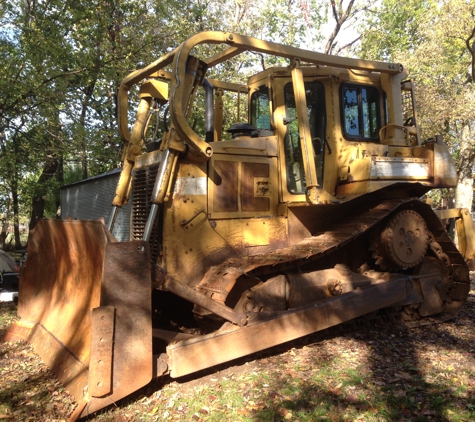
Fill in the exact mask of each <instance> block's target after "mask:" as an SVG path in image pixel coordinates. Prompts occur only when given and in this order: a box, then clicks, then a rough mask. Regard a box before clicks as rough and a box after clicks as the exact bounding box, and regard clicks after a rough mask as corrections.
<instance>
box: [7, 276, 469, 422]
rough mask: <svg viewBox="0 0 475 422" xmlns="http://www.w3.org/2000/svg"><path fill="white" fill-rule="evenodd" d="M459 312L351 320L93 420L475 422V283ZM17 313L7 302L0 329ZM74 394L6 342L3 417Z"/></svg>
mask: <svg viewBox="0 0 475 422" xmlns="http://www.w3.org/2000/svg"><path fill="white" fill-rule="evenodd" d="M473 287H475V286H473V285H472V290H471V292H470V296H469V299H468V301H467V304H466V306H465V307H464V308H463V309H462V311H461V312H460V314H459V316H458V317H457V318H455V319H453V320H451V321H448V322H445V323H442V324H435V325H428V326H423V327H418V328H410V329H409V328H405V327H401V326H398V325H395V324H389V325H376V324H374V325H373V324H372V325H369V326H367V327H365V328H361V327H358V326H351V325H349V326H346V327H345V328H343V329H340V330H335V329H333V330H327V331H325V332H321V333H317V334H314V335H312V336H308V337H305V338H303V339H300V340H298V341H294V342H292V343H288V344H285V345H281V346H279V347H276V348H273V349H271V350H268V351H265V352H262V353H259V354H256V355H253V356H250V357H248V358H247V359H241V360H239V361H235V362H232V364H228V365H222V366H220V367H219V368H213V370H207V371H204V372H201V373H199V374H195V375H194V376H193V377H187V378H183V379H179V380H173V379H171V378H169V377H165V378H163V379H158V380H154V381H153V382H152V383H150V384H149V385H148V386H146V387H144V388H142V389H141V390H139V391H137V392H136V393H134V394H133V395H131V396H129V397H128V398H126V399H124V400H122V401H121V402H119V403H116V404H115V406H112V407H111V408H109V409H106V410H104V411H102V412H99V413H98V414H96V415H91V416H90V417H88V420H89V421H131V420H134V421H159V420H180V421H181V420H183V421H188V420H197V421H218V420H220V421H222V420H233V421H284V420H292V421H313V420H331V421H340V420H348V421H354V420H362V421H403V420H404V421H406V420H407V421H473V420H475V324H474V323H475V290H473ZM15 319H16V316H15V309H14V306H13V305H12V304H5V303H0V336H1V335H2V334H3V332H4V331H5V329H6V328H7V327H8V326H9V324H10V323H11V322H12V321H14V320H15ZM74 407H75V403H74V401H73V399H72V397H71V396H70V395H69V394H68V393H67V392H66V391H65V390H64V388H63V387H62V386H61V385H60V384H59V382H58V381H57V380H56V379H55V378H54V376H53V375H52V373H51V372H50V371H49V369H48V368H47V367H46V365H45V364H44V363H43V362H42V361H41V359H39V357H38V356H37V355H36V354H35V352H34V350H33V349H32V348H31V347H30V346H29V345H27V344H25V343H22V342H10V343H3V344H0V420H6V421H9V420H12V421H63V420H67V419H68V418H69V415H70V414H71V413H72V411H73V410H74Z"/></svg>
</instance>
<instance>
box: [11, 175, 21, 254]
mask: <svg viewBox="0 0 475 422" xmlns="http://www.w3.org/2000/svg"><path fill="white" fill-rule="evenodd" d="M12 198H13V234H14V237H15V249H21V248H22V244H21V238H20V207H19V205H18V173H17V172H16V169H15V174H14V175H13V178H12Z"/></svg>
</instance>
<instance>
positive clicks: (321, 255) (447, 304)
mask: <svg viewBox="0 0 475 422" xmlns="http://www.w3.org/2000/svg"><path fill="white" fill-rule="evenodd" d="M401 210H413V211H415V212H417V213H418V214H420V215H421V216H422V218H423V219H424V221H425V223H426V225H427V228H428V235H429V240H428V242H427V243H428V244H427V251H426V252H425V257H424V258H423V262H422V263H421V264H419V265H418V266H417V267H414V268H409V269H401V268H391V269H390V270H391V271H392V272H397V273H401V274H404V275H414V274H415V275H417V274H426V275H427V274H428V273H430V272H431V271H433V270H434V269H436V270H437V271H440V272H441V273H443V274H444V280H445V281H444V283H443V284H444V285H443V286H439V285H437V289H438V292H439V293H440V297H441V299H442V301H443V305H442V306H443V311H442V312H436V313H438V314H439V320H440V319H443V320H445V319H448V318H451V317H454V316H455V315H457V313H458V312H459V310H460V308H461V307H462V306H463V304H464V303H465V302H466V300H467V297H468V292H469V290H470V279H469V269H468V267H467V264H466V263H465V261H464V259H463V257H462V255H461V254H460V253H459V252H458V250H457V248H456V247H455V245H454V243H453V242H452V240H451V239H450V238H449V236H448V234H447V232H446V231H445V229H444V227H443V226H442V225H441V223H440V221H439V219H438V217H437V216H436V215H435V214H434V212H433V211H432V209H431V208H430V206H429V205H427V204H425V203H422V202H421V201H419V200H417V199H392V200H385V201H383V202H380V203H378V204H375V205H373V206H366V207H364V208H363V207H361V208H359V209H358V208H356V209H355V210H354V211H353V212H352V213H351V214H348V213H346V215H347V216H348V215H350V217H346V218H345V219H344V220H343V221H341V220H340V221H339V222H337V223H335V224H332V225H331V226H330V227H331V230H328V231H325V232H322V233H316V234H315V235H314V236H312V237H308V238H306V239H304V240H302V241H301V242H299V243H298V244H296V245H294V246H290V247H287V248H282V249H278V250H275V251H273V252H271V253H267V254H261V255H255V256H248V257H244V258H242V259H230V260H228V261H226V262H224V263H223V264H222V265H220V266H219V270H220V271H221V272H222V271H226V272H231V273H236V274H242V273H244V274H247V275H250V276H255V277H259V278H260V279H262V280H265V279H267V278H268V277H270V276H274V275H278V274H283V273H284V272H287V271H296V270H297V271H303V272H305V271H307V268H309V267H310V268H317V269H323V268H330V267H332V266H333V265H335V264H336V263H341V262H344V263H346V262H347V259H346V258H347V257H348V254H349V251H355V250H361V249H363V250H366V251H367V250H369V249H370V248H371V240H370V239H371V236H372V235H373V233H378V232H380V231H381V230H382V228H384V225H385V224H386V223H387V221H388V220H389V219H390V218H391V216H392V215H394V214H395V213H396V212H398V211H401ZM423 253H424V252H423ZM373 255H374V254H373ZM372 266H373V268H374V269H378V266H377V265H375V263H374V261H373V263H372ZM215 270H216V269H215ZM353 270H354V271H356V270H357V268H353ZM424 283H428V281H424ZM433 283H436V281H433ZM437 283H438V284H440V282H437ZM425 295H426V294H425ZM423 308H424V307H422V310H420V309H419V307H418V306H414V305H411V306H408V307H405V308H403V309H402V310H401V311H402V313H401V319H403V320H406V321H407V320H409V321H419V320H420V319H421V317H425V316H427V315H428V314H429V313H430V312H431V310H430V306H428V305H426V309H425V310H424V309H423ZM427 309H428V310H427ZM433 309H435V310H437V308H433ZM421 314H422V315H421Z"/></svg>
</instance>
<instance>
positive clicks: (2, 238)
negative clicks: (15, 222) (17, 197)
mask: <svg viewBox="0 0 475 422" xmlns="http://www.w3.org/2000/svg"><path fill="white" fill-rule="evenodd" d="M12 203H13V199H12V196H11V194H10V198H9V199H8V206H7V212H6V213H5V221H4V222H3V223H2V232H1V233H0V249H2V250H5V247H6V246H7V244H6V243H7V236H8V229H9V228H10V217H11V214H12Z"/></svg>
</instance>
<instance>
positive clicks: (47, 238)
mask: <svg viewBox="0 0 475 422" xmlns="http://www.w3.org/2000/svg"><path fill="white" fill-rule="evenodd" d="M107 242H108V235H107V232H106V229H105V227H104V224H103V223H102V222H100V221H77V220H73V221H71V220H62V221H60V220H40V221H39V222H38V223H37V225H36V227H35V228H34V230H32V232H31V233H30V237H29V241H28V251H27V257H28V258H27V263H26V267H25V268H24V269H23V270H22V273H21V277H20V289H19V303H18V314H19V315H20V316H21V318H22V320H24V321H30V322H32V323H35V324H36V325H35V326H34V327H33V328H32V330H31V332H30V333H29V335H28V341H30V343H31V344H32V345H33V346H34V347H35V349H36V351H37V353H38V354H39V355H40V356H41V358H42V359H43V360H44V361H45V362H46V363H47V364H48V366H49V367H50V368H51V369H52V371H53V372H54V373H55V375H56V376H57V377H58V379H59V380H60V381H61V382H62V383H63V385H64V386H65V388H66V389H67V390H68V391H69V392H70V393H71V394H72V395H73V396H74V397H75V399H76V400H77V401H80V400H82V398H83V395H84V389H85V387H86V386H87V367H88V365H89V359H90V341H91V311H92V309H93V308H95V307H97V306H99V300H100V288H101V279H102V265H103V260H104V247H105V244H106V243H107Z"/></svg>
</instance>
